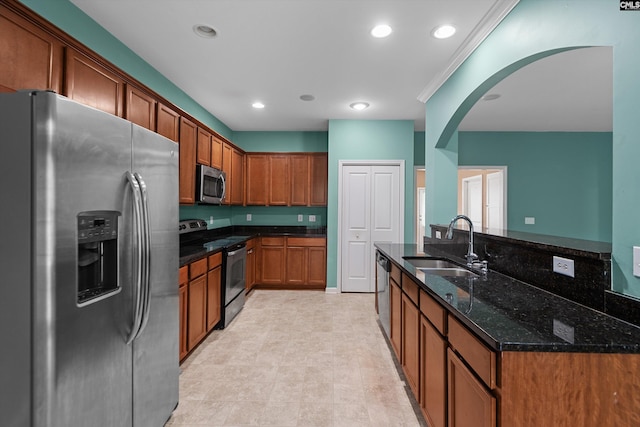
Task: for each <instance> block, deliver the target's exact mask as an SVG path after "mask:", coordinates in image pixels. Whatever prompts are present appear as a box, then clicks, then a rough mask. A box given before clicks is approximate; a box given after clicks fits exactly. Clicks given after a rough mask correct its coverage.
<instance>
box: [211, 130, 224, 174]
mask: <svg viewBox="0 0 640 427" xmlns="http://www.w3.org/2000/svg"><path fill="white" fill-rule="evenodd" d="M222 144H223V142H222V140H221V139H220V138H218V137H217V136H215V135H212V136H211V167H212V168H217V169H222Z"/></svg>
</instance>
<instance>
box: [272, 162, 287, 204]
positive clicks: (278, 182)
mask: <svg viewBox="0 0 640 427" xmlns="http://www.w3.org/2000/svg"><path fill="white" fill-rule="evenodd" d="M268 178H269V205H270V206H287V205H288V204H289V156H288V155H286V154H271V155H270V156H269V177H268Z"/></svg>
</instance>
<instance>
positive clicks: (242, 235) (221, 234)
mask: <svg viewBox="0 0 640 427" xmlns="http://www.w3.org/2000/svg"><path fill="white" fill-rule="evenodd" d="M326 233H327V230H326V228H325V227H296V226H240V227H225V228H221V229H213V230H206V231H202V232H195V233H188V234H182V235H180V267H182V266H184V265H187V264H190V263H192V262H194V261H198V260H199V259H201V258H204V257H207V256H209V255H213V254H215V253H216V252H220V251H222V250H223V249H224V248H225V247H226V246H227V245H229V244H236V243H241V242H246V241H248V240H249V239H252V238H254V237H262V236H289V237H326V235H327V234H326Z"/></svg>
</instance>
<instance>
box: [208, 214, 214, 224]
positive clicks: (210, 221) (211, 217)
mask: <svg viewBox="0 0 640 427" xmlns="http://www.w3.org/2000/svg"><path fill="white" fill-rule="evenodd" d="M209 224H212V225H213V215H211V216H210V217H209Z"/></svg>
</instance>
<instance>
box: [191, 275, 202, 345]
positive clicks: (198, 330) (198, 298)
mask: <svg viewBox="0 0 640 427" xmlns="http://www.w3.org/2000/svg"><path fill="white" fill-rule="evenodd" d="M187 317H188V326H187V328H188V334H187V336H188V339H187V347H188V348H189V350H191V349H192V348H194V347H195V346H196V345H197V344H198V343H199V342H200V340H202V338H204V336H205V335H206V334H207V276H206V275H203V276H200V277H197V278H196V279H194V280H191V281H190V282H189V313H188V316H187Z"/></svg>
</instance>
